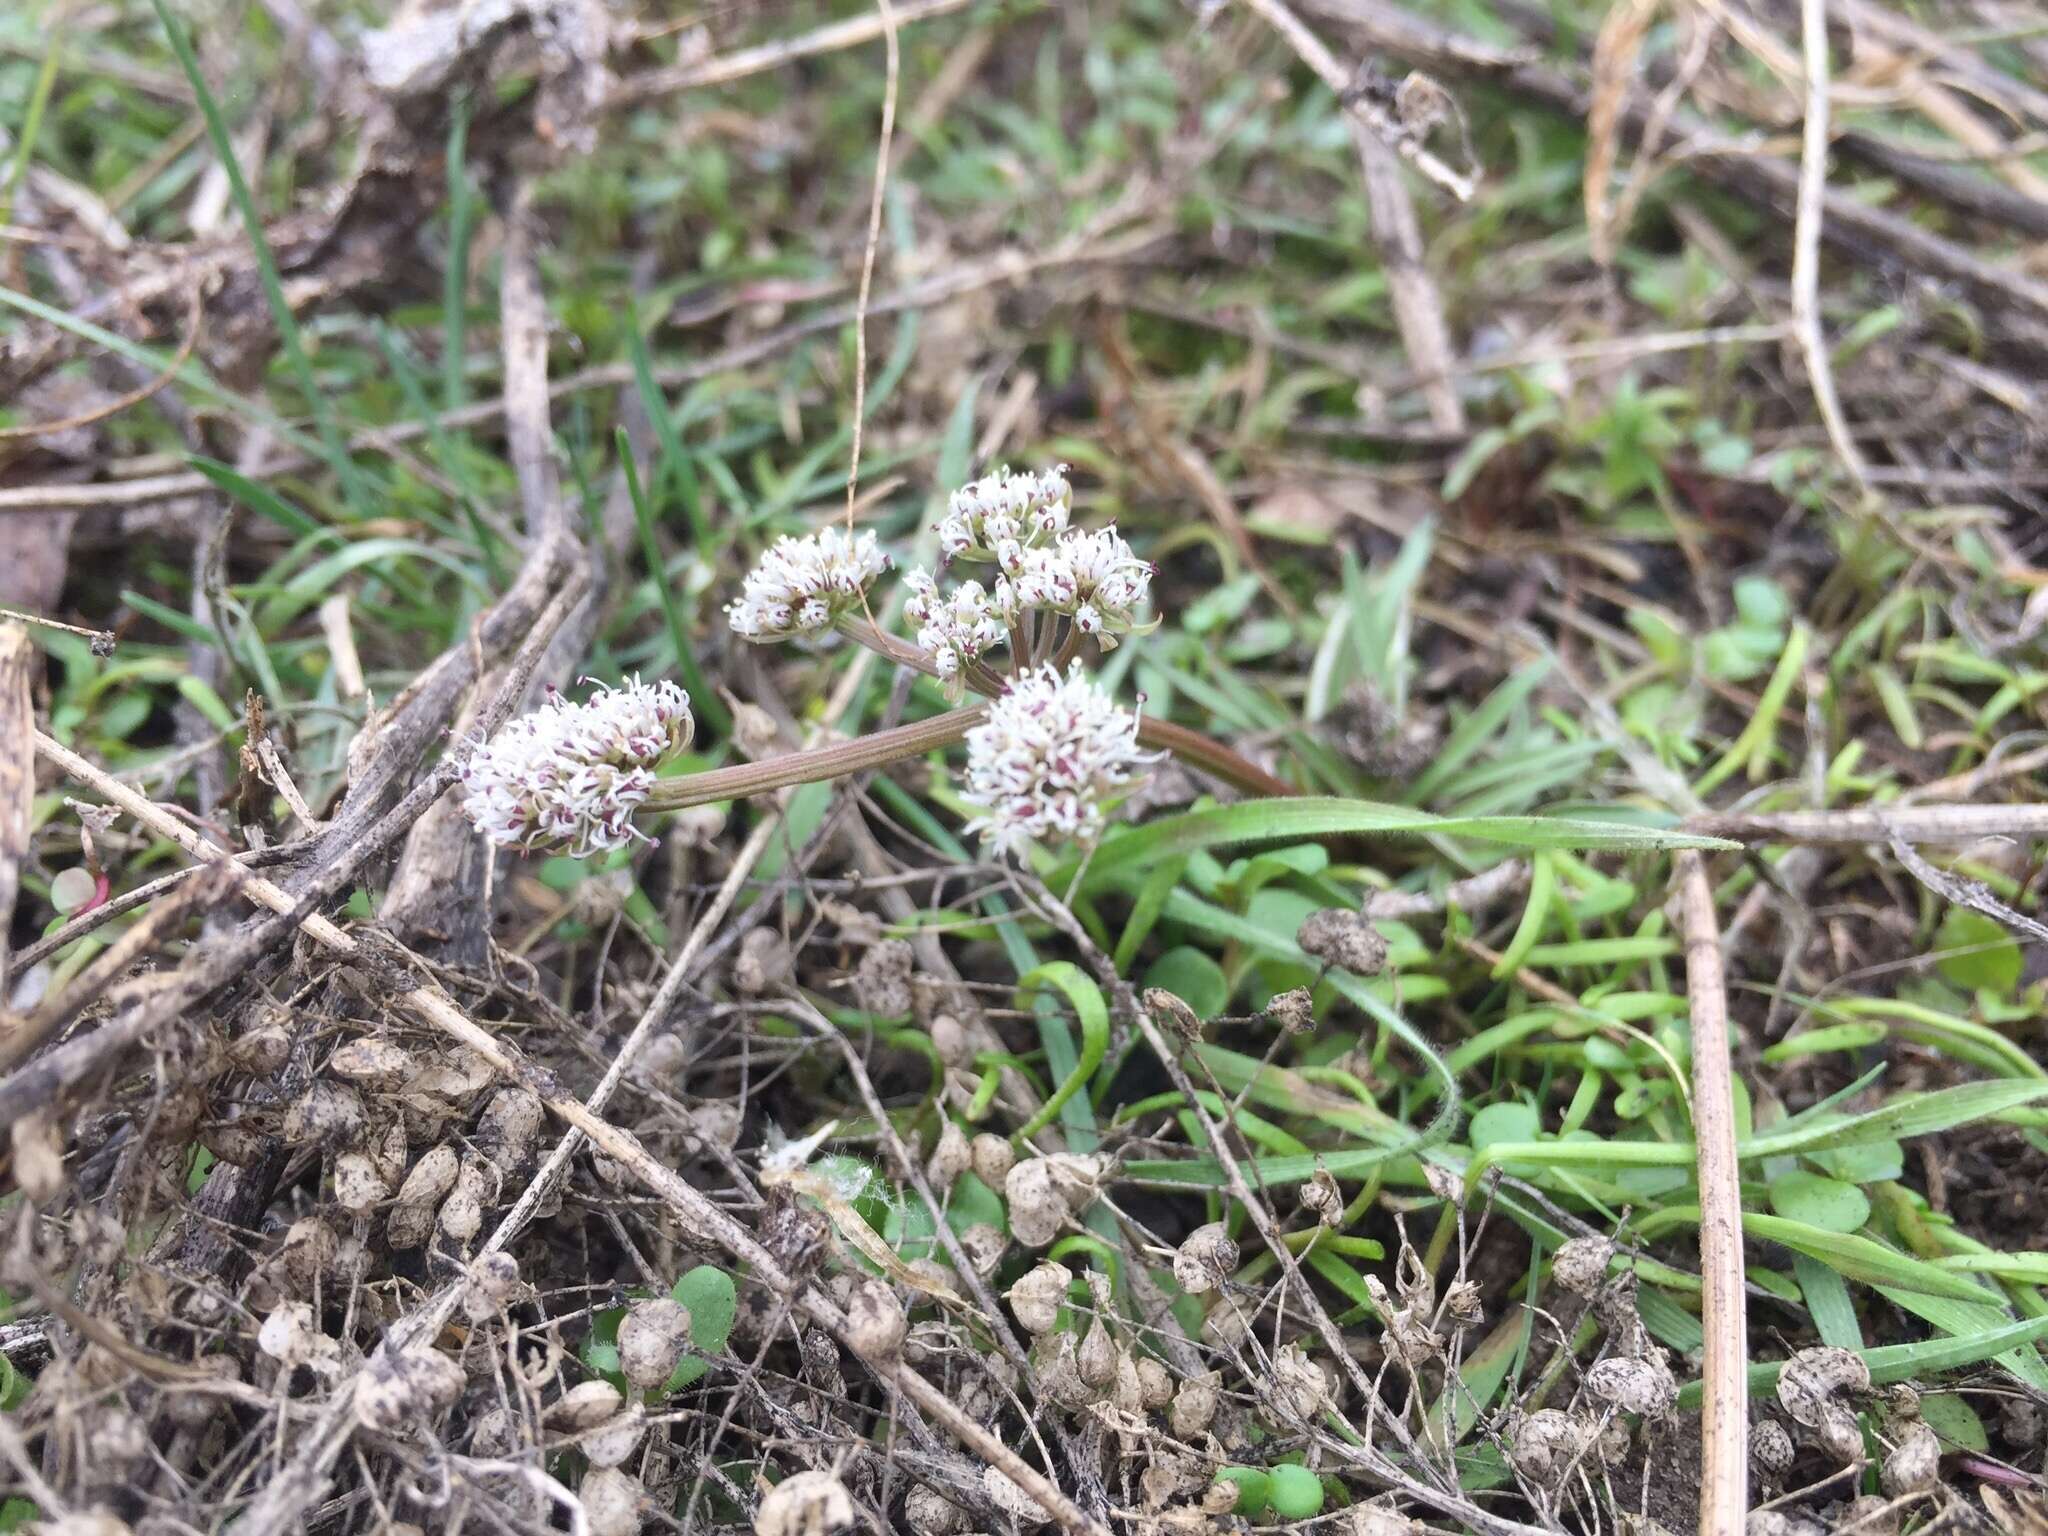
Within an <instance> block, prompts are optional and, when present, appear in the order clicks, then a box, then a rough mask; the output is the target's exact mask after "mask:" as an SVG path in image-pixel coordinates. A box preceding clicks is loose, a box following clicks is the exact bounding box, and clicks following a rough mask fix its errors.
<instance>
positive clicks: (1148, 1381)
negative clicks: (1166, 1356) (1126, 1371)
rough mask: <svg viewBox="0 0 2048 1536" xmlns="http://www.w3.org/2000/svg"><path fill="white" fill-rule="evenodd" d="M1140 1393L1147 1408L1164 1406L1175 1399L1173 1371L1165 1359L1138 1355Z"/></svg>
mask: <svg viewBox="0 0 2048 1536" xmlns="http://www.w3.org/2000/svg"><path fill="white" fill-rule="evenodd" d="M1138 1395H1139V1396H1140V1397H1141V1398H1142V1399H1143V1400H1144V1404H1145V1406H1146V1407H1147V1408H1164V1407H1165V1406H1166V1405H1167V1404H1168V1403H1170V1402H1172V1401H1173V1396H1174V1394H1173V1372H1171V1371H1169V1370H1168V1369H1167V1368H1166V1363H1165V1362H1164V1361H1162V1360H1156V1359H1154V1358H1153V1357H1152V1356H1151V1355H1140V1356H1138Z"/></svg>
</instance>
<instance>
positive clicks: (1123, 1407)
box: [1109, 1349, 1145, 1418]
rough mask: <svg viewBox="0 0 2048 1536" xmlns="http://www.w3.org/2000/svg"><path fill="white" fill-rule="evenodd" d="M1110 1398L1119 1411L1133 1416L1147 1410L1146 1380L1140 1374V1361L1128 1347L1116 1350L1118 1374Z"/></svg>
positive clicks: (1111, 1388) (1110, 1390) (1111, 1385)
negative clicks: (1133, 1356)
mask: <svg viewBox="0 0 2048 1536" xmlns="http://www.w3.org/2000/svg"><path fill="white" fill-rule="evenodd" d="M1109 1398H1110V1401H1111V1402H1113V1403H1115V1404H1116V1408H1117V1411H1118V1412H1119V1413H1123V1414H1127V1415H1129V1416H1130V1417H1131V1418H1136V1417H1138V1415H1140V1414H1142V1413H1143V1412H1144V1411H1145V1380H1144V1378H1143V1377H1142V1376H1140V1375H1139V1374H1138V1362H1137V1361H1136V1360H1135V1359H1133V1358H1132V1356H1131V1352H1130V1351H1129V1350H1128V1349H1120V1350H1118V1351H1117V1352H1116V1375H1115V1378H1114V1379H1113V1380H1112V1382H1111V1383H1110V1389H1109Z"/></svg>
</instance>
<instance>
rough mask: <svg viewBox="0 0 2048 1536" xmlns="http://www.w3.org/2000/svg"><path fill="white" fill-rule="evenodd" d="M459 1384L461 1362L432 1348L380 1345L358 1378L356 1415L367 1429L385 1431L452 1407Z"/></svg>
mask: <svg viewBox="0 0 2048 1536" xmlns="http://www.w3.org/2000/svg"><path fill="white" fill-rule="evenodd" d="M462 1386H463V1376H462V1367H461V1366H459V1365H457V1364H456V1363H455V1362H454V1361H453V1360H450V1359H449V1358H448V1357H447V1356H446V1355H443V1354H440V1353H439V1352H437V1351H435V1350H432V1349H428V1348H425V1347H424V1346H420V1347H415V1348H413V1349H406V1350H398V1351H393V1350H390V1349H380V1350H378V1351H377V1352H376V1353H375V1354H374V1355H372V1356H371V1357H370V1359H369V1362H368V1364H366V1365H365V1366H364V1367H363V1373H362V1375H361V1376H360V1377H358V1378H357V1380H356V1396H355V1410H356V1418H357V1420H358V1422H360V1423H361V1424H362V1426H363V1427H364V1428H365V1429H370V1430H379V1431H382V1432H384V1433H387V1434H388V1433H390V1432H391V1431H394V1430H396V1429H398V1428H399V1427H400V1426H401V1425H404V1424H408V1423H414V1422H423V1421H425V1420H428V1419H431V1418H433V1417H435V1416H436V1415H438V1414H440V1413H442V1412H443V1411H445V1410H446V1409H448V1408H451V1407H453V1406H454V1404H455V1400H456V1398H458V1397H460V1396H461V1395H462Z"/></svg>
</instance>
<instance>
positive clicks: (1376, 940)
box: [1294, 907, 1387, 976]
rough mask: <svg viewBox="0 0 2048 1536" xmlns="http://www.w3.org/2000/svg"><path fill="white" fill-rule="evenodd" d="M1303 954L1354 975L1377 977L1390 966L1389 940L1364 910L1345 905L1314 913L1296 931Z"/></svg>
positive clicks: (1295, 940)
mask: <svg viewBox="0 0 2048 1536" xmlns="http://www.w3.org/2000/svg"><path fill="white" fill-rule="evenodd" d="M1294 942H1295V943H1297V944H1299V945H1300V946H1301V948H1302V951H1303V953H1305V954H1307V955H1309V956H1311V957H1312V958H1314V959H1317V960H1320V961H1322V962H1323V963H1324V964H1325V965H1334V966H1340V967H1342V968H1343V969H1344V970H1347V971H1349V972H1351V973H1352V974H1353V975H1354V976H1377V975H1379V973H1380V972H1381V971H1382V970H1384V969H1385V968H1386V964H1387V941H1386V940H1385V939H1383V938H1381V937H1380V935H1379V930H1378V929H1376V928H1374V927H1373V925H1372V924H1371V923H1369V922H1367V921H1366V920H1365V918H1364V916H1363V915H1362V914H1360V913H1357V912H1353V911H1350V910H1349V909H1347V908H1344V907H1325V908H1323V910H1322V911H1320V912H1311V913H1309V915H1308V916H1307V917H1305V918H1303V919H1302V920H1301V927H1299V928H1298V929H1296V930H1295V933H1294Z"/></svg>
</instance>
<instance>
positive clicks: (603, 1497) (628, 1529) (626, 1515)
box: [576, 1467, 647, 1536]
mask: <svg viewBox="0 0 2048 1536" xmlns="http://www.w3.org/2000/svg"><path fill="white" fill-rule="evenodd" d="M576 1500H577V1502H578V1503H579V1504H581V1505H582V1506H583V1519H584V1523H585V1525H586V1526H587V1528H588V1529H589V1532H590V1536H638V1533H639V1530H640V1525H641V1520H640V1511H641V1509H642V1508H644V1507H645V1506H646V1504H647V1489H646V1487H645V1486H644V1485H643V1484H642V1483H641V1481H640V1479H639V1478H637V1477H634V1476H632V1475H631V1474H629V1473H625V1472H621V1471H620V1470H619V1469H618V1468H617V1467H597V1468H595V1469H593V1470H592V1471H590V1472H588V1473H586V1474H585V1475H584V1478H583V1485H582V1486H581V1487H580V1488H578V1489H577V1490H576Z"/></svg>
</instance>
